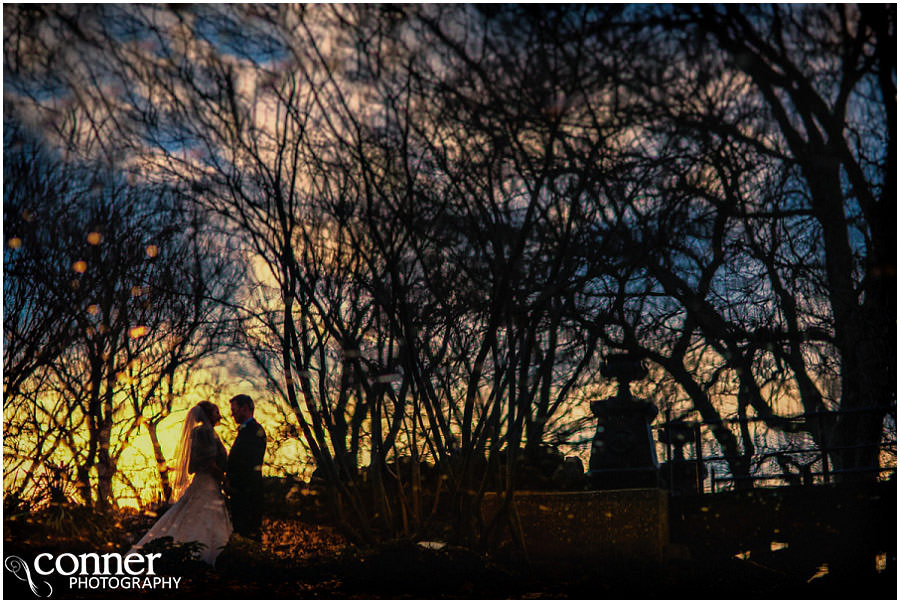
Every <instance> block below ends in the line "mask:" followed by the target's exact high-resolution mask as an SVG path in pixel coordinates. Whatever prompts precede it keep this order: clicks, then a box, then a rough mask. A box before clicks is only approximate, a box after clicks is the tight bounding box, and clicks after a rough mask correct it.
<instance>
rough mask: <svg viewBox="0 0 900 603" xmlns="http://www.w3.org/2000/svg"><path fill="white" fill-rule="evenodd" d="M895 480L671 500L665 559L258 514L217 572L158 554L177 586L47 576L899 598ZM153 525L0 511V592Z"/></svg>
mask: <svg viewBox="0 0 900 603" xmlns="http://www.w3.org/2000/svg"><path fill="white" fill-rule="evenodd" d="M891 488H895V486H894V485H893V484H892V485H890V486H889V487H888V488H887V489H885V488H881V489H880V490H878V491H873V492H861V491H858V490H856V491H852V492H849V493H844V492H840V491H828V490H821V491H816V492H810V493H800V494H791V493H788V494H787V495H782V494H778V493H772V492H771V491H770V492H767V493H758V494H754V495H740V496H738V495H733V496H727V497H719V498H708V499H703V500H702V501H698V502H693V503H692V502H690V501H688V502H687V503H685V504H675V505H673V506H672V507H671V509H670V514H671V519H672V530H671V531H672V540H673V544H672V545H671V547H670V548H671V550H669V551H667V554H666V559H665V560H664V561H663V562H662V563H643V562H640V561H628V562H625V561H621V562H618V563H616V562H610V561H604V562H593V563H585V562H577V561H572V560H569V561H567V560H563V559H560V560H557V561H556V562H554V563H546V562H545V563H542V564H535V563H531V564H529V563H526V562H524V561H523V559H522V558H521V555H520V554H519V553H516V554H515V555H512V556H510V555H503V554H502V553H498V554H494V555H493V556H488V555H484V554H479V553H477V552H474V551H471V550H468V549H464V548H460V547H454V546H449V545H443V544H433V545H428V546H422V545H420V544H418V543H416V542H412V541H395V542H390V543H384V544H382V545H379V546H377V547H370V548H360V547H356V546H352V545H350V544H349V543H348V542H347V540H346V539H344V538H343V537H342V536H341V535H340V534H339V533H338V532H337V530H335V529H334V528H331V527H328V526H327V525H323V524H322V523H320V522H317V523H312V522H304V521H301V520H299V519H296V518H288V517H281V518H269V519H267V520H266V521H265V524H264V534H263V542H262V543H255V542H252V541H248V540H244V539H240V538H235V539H233V540H232V542H231V543H229V546H228V547H227V548H226V549H225V550H224V551H223V553H222V554H221V555H220V557H219V559H218V562H217V565H216V568H215V569H212V568H209V567H208V566H206V565H204V564H202V563H198V562H193V561H191V560H190V559H189V556H190V555H189V551H185V550H183V549H180V548H178V547H174V548H173V549H169V550H166V553H165V557H163V559H162V560H161V561H162V562H163V565H162V566H161V568H160V570H161V571H160V572H159V573H160V574H161V575H165V576H178V577H181V581H180V582H179V584H178V588H177V589H169V590H161V589H159V588H157V589H141V588H137V589H134V588H129V589H107V590H103V589H88V588H75V589H69V588H68V583H67V582H68V581H67V580H66V579H65V578H62V577H60V576H49V577H47V578H52V579H53V580H54V583H53V588H54V592H53V595H52V597H51V598H52V599H79V598H92V599H94V598H100V599H138V598H149V599H163V598H172V599H195V598H196V599H250V598H259V599H298V598H301V599H310V598H323V599H356V598H363V599H381V598H394V599H409V598H414V599H440V598H450V599H505V598H514V599H523V598H527V599H530V598H552V599H570V598H571V599H613V598H615V599H887V600H895V599H896V598H897V571H896V568H897V563H896V494H895V492H896V491H895V489H894V490H892V489H891ZM153 521H154V518H153V517H150V516H142V515H132V516H127V515H125V516H123V515H111V514H107V515H101V514H98V513H95V512H93V511H91V510H89V509H84V508H79V507H71V506H51V507H50V508H48V509H45V510H43V511H41V512H39V513H27V512H11V513H10V512H7V513H5V514H4V548H5V551H4V556H5V558H6V560H7V570H5V576H4V577H5V578H6V580H5V581H4V590H3V595H4V598H6V599H30V600H33V599H36V598H37V597H36V596H35V595H34V594H33V593H32V592H31V591H30V590H29V587H28V585H27V583H26V582H25V581H22V580H19V579H16V577H15V576H13V575H12V574H11V572H10V571H9V569H8V563H9V562H8V560H9V558H10V556H11V555H18V556H20V557H22V558H23V559H25V560H27V561H29V562H30V561H31V560H33V559H34V557H35V556H36V555H37V554H39V553H45V552H47V553H51V554H55V555H58V554H62V553H73V554H79V553H84V552H101V553H102V552H113V551H116V552H121V553H124V552H125V551H127V550H128V546H129V543H130V542H133V541H134V539H135V538H136V536H139V535H140V534H141V533H143V531H144V530H146V529H147V527H149V525H150V524H152V522H153ZM773 534H777V535H778V536H774V537H773ZM773 538H775V540H773ZM780 540H783V541H784V542H783V543H780V544H779V543H778V542H777V541H780ZM854 543H856V545H858V546H860V547H862V548H860V554H855V553H854V554H853V555H842V553H843V552H845V551H851V552H852V549H853V547H854V546H855V545H854ZM429 546H430V548H429ZM438 547H439V548H438ZM863 549H865V551H864V550H863ZM875 549H878V550H880V551H886V552H885V553H884V554H883V555H881V563H879V564H874V563H871V562H870V561H871V555H870V554H869V553H871V551H874V550H875ZM863 553H865V554H863ZM844 558H846V559H847V560H851V561H852V560H855V559H863V560H864V561H865V562H864V563H853V562H849V563H847V562H844ZM823 560H825V561H828V563H822V561H823ZM33 578H41V579H43V578H44V577H38V576H33ZM40 594H46V591H44V592H42V593H40Z"/></svg>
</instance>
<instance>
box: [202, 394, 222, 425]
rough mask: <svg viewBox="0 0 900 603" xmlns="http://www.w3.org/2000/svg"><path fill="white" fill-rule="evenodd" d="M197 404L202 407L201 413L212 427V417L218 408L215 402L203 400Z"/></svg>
mask: <svg viewBox="0 0 900 603" xmlns="http://www.w3.org/2000/svg"><path fill="white" fill-rule="evenodd" d="M197 406H199V407H200V408H202V409H203V413H204V414H205V415H206V418H207V419H209V422H210V423H209V424H210V427H212V426H213V425H214V423H213V417H214V416H216V412H215V411H217V410H219V408H218V407H217V406H216V405H215V404H213V403H212V402H210V401H209V400H204V401H203V402H198V403H197Z"/></svg>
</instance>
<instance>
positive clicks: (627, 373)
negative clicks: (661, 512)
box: [588, 355, 659, 490]
mask: <svg viewBox="0 0 900 603" xmlns="http://www.w3.org/2000/svg"><path fill="white" fill-rule="evenodd" d="M603 375H604V376H605V377H613V378H616V379H618V381H619V392H618V394H617V395H616V396H615V397H613V398H605V399H603V400H596V401H594V402H591V412H593V413H594V416H595V417H597V432H596V433H595V434H594V438H593V442H592V447H591V460H590V464H589V466H588V475H589V478H590V481H591V485H592V486H593V487H594V488H597V489H602V490H608V489H617V488H655V487H657V486H658V483H659V461H658V460H657V457H656V445H655V443H654V441H653V434H652V432H651V431H650V422H651V421H652V420H653V418H654V417H656V414H657V412H658V410H657V408H656V406H654V405H653V404H652V403H651V402H648V401H646V400H639V399H635V398H634V397H633V396H632V395H631V389H630V387H629V383H630V382H631V381H635V380H637V379H642V378H644V377H645V376H646V375H647V369H646V368H644V366H643V364H642V363H641V362H640V360H639V359H636V358H634V357H633V356H627V355H613V356H610V357H609V358H608V359H607V361H606V363H605V364H604V366H603Z"/></svg>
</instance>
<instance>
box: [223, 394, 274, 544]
mask: <svg viewBox="0 0 900 603" xmlns="http://www.w3.org/2000/svg"><path fill="white" fill-rule="evenodd" d="M231 416H232V417H233V418H234V422H235V423H237V424H238V434H237V437H236V438H235V439H234V443H233V444H232V445H231V451H230V452H229V453H228V464H227V468H226V474H227V477H228V494H229V499H230V502H231V521H232V523H233V524H234V531H235V532H237V533H238V534H240V535H241V536H244V537H246V538H251V539H253V540H260V526H261V525H262V502H263V500H262V498H263V480H262V464H263V457H264V456H265V454H266V432H265V431H263V428H262V425H260V424H259V423H258V422H257V421H256V419H254V418H253V400H252V399H251V398H250V396H246V395H244V394H241V395H239V396H235V397H234V398H232V399H231Z"/></svg>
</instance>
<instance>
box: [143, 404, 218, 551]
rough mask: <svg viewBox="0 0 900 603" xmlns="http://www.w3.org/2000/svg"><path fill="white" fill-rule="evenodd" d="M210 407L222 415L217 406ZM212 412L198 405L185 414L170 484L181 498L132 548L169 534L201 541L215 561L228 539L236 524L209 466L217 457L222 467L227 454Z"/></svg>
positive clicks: (188, 540)
mask: <svg viewBox="0 0 900 603" xmlns="http://www.w3.org/2000/svg"><path fill="white" fill-rule="evenodd" d="M201 404H202V403H201ZM210 406H212V405H211V404H210ZM213 408H215V407H213ZM212 412H214V413H215V414H216V415H218V409H216V410H214V411H212ZM208 414H210V413H209V411H207V410H206V409H204V408H203V407H202V406H201V405H200V404H198V405H197V406H195V407H194V408H192V409H191V410H190V412H189V413H188V416H187V418H185V422H184V427H183V429H182V436H181V441H180V443H179V445H178V449H177V452H176V458H177V459H178V464H177V466H176V470H175V479H174V480H173V486H172V499H177V502H176V503H175V504H174V505H173V506H172V507H171V508H170V509H169V510H168V511H166V513H165V514H164V515H163V516H162V517H160V518H159V520H158V521H157V522H156V523H155V524H153V527H152V528H150V530H149V531H148V532H147V533H146V534H145V535H144V537H143V538H141V539H140V540H139V541H138V542H137V543H136V544H135V545H134V548H132V551H136V550H138V549H140V548H141V547H142V546H143V545H145V544H147V543H148V542H150V541H152V540H156V539H157V538H163V537H165V536H171V537H172V539H173V540H175V541H176V542H193V541H196V542H199V543H201V544H203V545H204V546H205V548H204V549H203V550H202V551H201V554H200V559H201V560H203V561H205V562H206V563H209V564H210V565H213V564H215V561H216V557H218V556H219V553H221V552H222V549H223V548H224V547H225V545H226V544H227V543H228V539H229V538H230V537H231V532H232V530H233V528H232V525H231V519H230V518H229V516H228V508H227V507H226V505H225V496H224V495H223V494H222V490H221V487H220V484H219V480H218V479H217V478H216V477H215V475H214V474H213V473H212V472H211V471H210V470H209V469H208V467H209V465H210V462H214V463H215V464H216V465H217V466H218V467H219V469H221V468H223V467H224V466H225V458H226V453H225V447H224V446H223V445H222V442H221V440H219V437H218V436H217V435H216V432H215V431H214V430H213V425H214V423H215V422H217V421H218V417H214V419H213V420H210V417H209V416H208ZM192 474H193V478H191V475H192Z"/></svg>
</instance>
